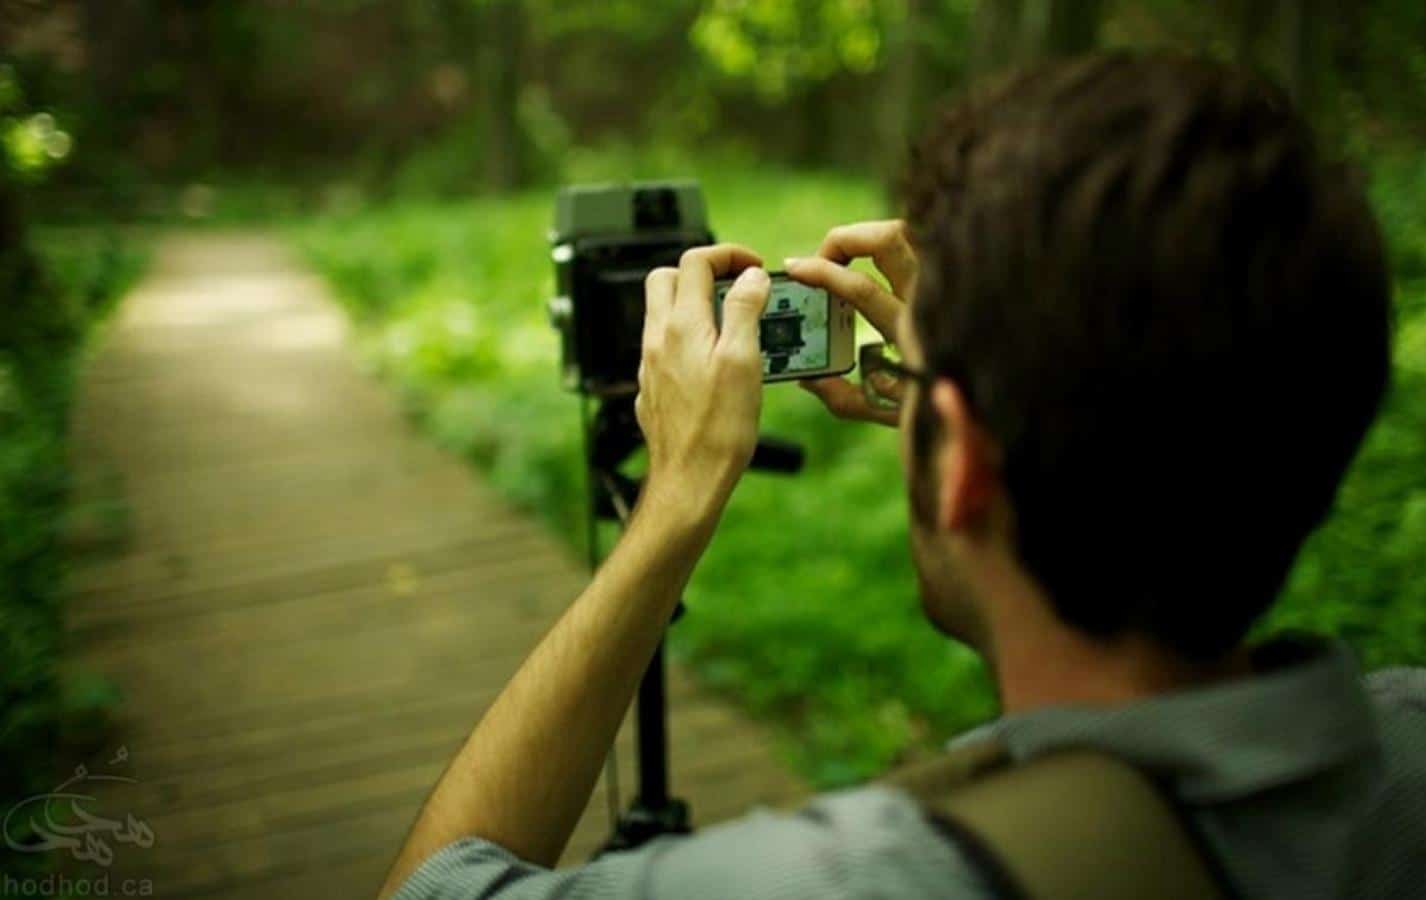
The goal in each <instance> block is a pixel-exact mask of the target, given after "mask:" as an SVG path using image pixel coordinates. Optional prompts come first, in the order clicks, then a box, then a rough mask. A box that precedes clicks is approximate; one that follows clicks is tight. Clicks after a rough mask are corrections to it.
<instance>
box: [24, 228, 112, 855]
mask: <svg viewBox="0 0 1426 900" xmlns="http://www.w3.org/2000/svg"><path fill="white" fill-rule="evenodd" d="M32 247H33V252H31V249H30V248H27V247H26V246H25V245H23V244H12V245H10V246H6V247H3V248H0V267H3V270H4V272H5V273H6V275H7V276H8V277H7V279H6V281H5V288H6V290H5V291H4V293H3V297H4V300H5V307H4V312H3V321H0V659H3V660H4V664H3V665H0V759H3V760H5V766H4V768H3V771H0V808H3V809H9V808H10V806H11V805H12V804H13V803H14V802H16V801H17V800H19V799H20V798H22V797H25V796H28V795H30V794H32V793H35V792H37V791H41V790H47V789H49V788H51V787H52V786H53V781H52V778H53V776H55V774H56V753H57V750H58V747H59V745H60V744H61V741H62V738H63V737H64V736H65V735H66V733H67V731H68V726H69V725H71V724H72V723H73V722H74V721H75V720H76V719H78V718H81V717H89V716H91V715H92V713H93V711H94V707H95V706H96V705H104V704H106V703H108V702H111V701H112V697H113V694H112V690H109V689H107V688H106V687H105V686H104V685H102V684H96V683H86V684H69V685H66V684H62V683H61V681H60V678H59V674H58V668H57V663H58V661H59V654H60V652H61V644H62V627H61V616H60V602H59V597H60V589H61V583H62V575H63V562H62V554H61V548H60V531H61V526H62V522H63V518H64V513H65V501H66V497H67V488H68V470H67V463H66V443H65V439H66V426H67V422H68V415H69V401H70V397H71V394H72V387H73V381H74V375H75V371H76V368H77V361H78V359H79V357H80V352H81V350H82V347H83V339H84V337H85V335H86V334H87V333H88V331H89V329H90V328H91V326H92V324H93V323H94V322H95V321H96V320H97V319H98V318H99V317H100V315H101V314H102V313H103V312H104V310H105V309H107V307H108V304H109V302H110V300H111V299H112V298H113V297H115V296H116V295H117V294H118V293H119V292H121V291H122V290H123V289H124V288H125V287H126V286H127V285H128V284H129V283H130V282H131V281H132V279H133V278H134V277H135V276H136V274H137V272H138V270H139V268H140V257H139V256H138V255H137V254H136V253H135V252H134V251H133V250H131V249H128V248H126V247H124V246H122V245H121V244H119V243H117V241H116V240H115V239H113V238H112V237H109V236H104V235H100V234H97V233H94V232H65V233H62V234H60V233H50V234H45V233H42V234H40V235H39V236H38V238H37V239H36V240H35V241H34V242H33V245H32ZM12 836H14V835H12ZM0 859H3V860H4V862H5V870H6V871H10V872H33V871H35V869H33V868H26V867H42V866H43V865H45V858H43V857H40V856H36V855H21V854H12V853H10V852H9V851H0Z"/></svg>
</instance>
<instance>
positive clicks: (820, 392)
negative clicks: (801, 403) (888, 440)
mask: <svg viewBox="0 0 1426 900" xmlns="http://www.w3.org/2000/svg"><path fill="white" fill-rule="evenodd" d="M797 384H798V386H799V387H801V388H802V389H803V390H805V391H807V392H808V393H810V394H815V395H816V396H817V398H818V399H819V400H821V401H822V404H823V405H824V406H826V407H827V409H828V411H829V412H831V413H832V415H834V416H836V417H837V418H839V419H849V420H853V421H859V422H875V423H877V424H879V425H889V426H891V427H893V428H895V427H896V426H897V424H899V423H900V421H901V416H900V414H899V413H898V412H896V411H895V410H890V409H876V408H874V407H872V406H870V405H869V404H868V403H867V402H866V397H865V396H864V395H863V394H862V392H861V388H859V387H857V386H856V385H854V384H852V383H851V382H850V381H848V380H847V379H845V378H818V379H816V380H803V381H799V382H797Z"/></svg>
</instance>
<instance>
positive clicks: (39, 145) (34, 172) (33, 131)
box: [0, 65, 73, 182]
mask: <svg viewBox="0 0 1426 900" xmlns="http://www.w3.org/2000/svg"><path fill="white" fill-rule="evenodd" d="M72 146H73V140H72V139H71V138H70V136H69V133H68V132H66V131H64V130H63V129H61V128H60V127H59V126H58V125H56V124H55V118H54V116H53V115H52V114H51V113H48V112H31V111H30V110H28V109H27V108H26V103H25V92H24V90H23V89H22V88H21V86H20V79H19V76H17V75H16V74H15V69H14V68H13V67H12V66H8V65H0V170H4V175H3V176H0V177H7V178H11V179H14V180H17V181H25V182H37V181H39V180H40V179H41V178H42V177H43V176H44V173H45V172H46V170H48V169H50V168H51V167H52V166H54V165H55V164H56V163H58V162H60V161H61V160H63V159H64V158H65V157H67V156H69V152H70V149H71V148H72Z"/></svg>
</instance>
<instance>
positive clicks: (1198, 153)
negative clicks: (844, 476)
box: [907, 55, 1390, 659]
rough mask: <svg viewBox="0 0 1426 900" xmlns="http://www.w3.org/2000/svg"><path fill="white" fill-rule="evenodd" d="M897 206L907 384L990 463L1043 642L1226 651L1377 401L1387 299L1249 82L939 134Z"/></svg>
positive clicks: (1299, 152)
mask: <svg viewBox="0 0 1426 900" xmlns="http://www.w3.org/2000/svg"><path fill="white" fill-rule="evenodd" d="M907 201H908V202H907V206H908V220H909V224H910V230H911V234H912V239H913V243H914V244H915V245H916V248H917V250H918V252H919V254H920V257H921V261H922V275H921V281H920V287H919V289H918V294H917V296H916V298H915V300H914V304H913V310H912V315H913V321H914V325H915V328H916V333H917V335H918V337H919V339H920V342H921V344H922V345H923V347H924V350H925V355H926V360H927V367H928V368H929V369H930V370H931V371H932V372H938V373H943V374H948V375H949V374H952V373H962V374H961V375H960V377H959V379H958V380H959V381H960V383H961V389H962V390H963V391H964V392H965V394H966V396H967V398H968V403H969V405H970V407H971V410H972V413H973V415H974V416H975V417H976V418H977V420H978V421H980V422H981V423H982V425H983V426H984V427H985V428H986V429H987V430H988V431H989V433H990V434H992V435H993V436H994V437H995V439H996V440H997V441H998V443H999V444H1000V446H1001V449H1002V450H1003V469H1002V474H1003V478H1004V483H1005V485H1006V488H1007V491H1008V494H1009V498H1010V502H1011V504H1012V506H1013V508H1014V511H1015V523H1016V533H1015V540H1016V545H1017V549H1018V553H1019V557H1020V559H1021V561H1022V562H1023V564H1024V565H1025V567H1026V569H1027V570H1028V571H1029V572H1030V573H1031V574H1032V575H1033V576H1034V577H1035V578H1036V579H1037V580H1038V581H1039V582H1040V583H1041V585H1042V586H1043V587H1044V588H1045V590H1046V591H1047V593H1048V594H1049V596H1050V598H1051V600H1052V602H1053V604H1054V607H1055V609H1056V611H1057V613H1058V614H1059V616H1060V617H1061V618H1062V619H1064V620H1065V621H1066V622H1068V623H1070V624H1072V625H1074V626H1077V627H1079V628H1081V629H1083V630H1085V631H1087V632H1089V633H1091V634H1094V635H1098V636H1106V637H1107V636H1112V635H1116V634H1120V633H1123V632H1125V631H1138V632H1143V633H1147V634H1149V635H1152V636H1153V637H1155V638H1156V639H1158V640H1159V641H1160V642H1161V643H1162V644H1164V645H1166V646H1167V647H1169V648H1171V649H1173V650H1176V651H1177V652H1179V653H1180V654H1182V655H1184V656H1186V657H1189V658H1195V659H1211V658H1214V657H1217V656H1220V655H1221V654H1223V653H1225V652H1227V651H1228V650H1231V649H1232V648H1233V647H1234V646H1236V645H1237V644H1238V643H1239V642H1240V641H1241V640H1242V638H1243V636H1244V634H1245V633H1246V631H1247V630H1248V628H1249V627H1250V625H1251V624H1252V622H1253V620H1254V619H1256V618H1257V617H1258V616H1259V615H1260V614H1261V613H1262V612H1264V611H1265V610H1266V609H1267V608H1268V606H1269V605H1270V604H1271V603H1272V600H1273V598H1274V596H1275V595H1276V594H1277V592H1278V591H1279V590H1280V588H1281V586H1282V582H1283V579H1284V578H1285V577H1286V574H1287V572H1288V571H1289V569H1290V568H1291V565H1292V561H1293V558H1294V557H1295V556H1296V554H1297V550H1298V548H1299V547H1300V546H1301V544H1302V542H1303V540H1304V539H1305V538H1306V537H1307V535H1308V534H1309V533H1310V532H1311V531H1312V529H1313V528H1315V527H1316V526H1317V524H1318V523H1319V522H1321V520H1322V519H1323V517H1324V516H1325V515H1326V513H1327V511H1328V509H1329V508H1330V507H1331V505H1332V501H1333V497H1334V495H1335V494H1336V490H1337V485H1338V483H1339V482H1340V481H1341V478H1342V475H1343V473H1344V471H1345V470H1346V468H1347V465H1348V464H1349V462H1350V461H1351V459H1352V457H1353V455H1354V454H1355V452H1356V449H1357V447H1358V445H1359V444H1360V442H1361V439H1362V436H1363V434H1364V433H1365V432H1366V429H1367V427H1368V426H1369V425H1370V423H1371V421H1372V419H1373V417H1374V416H1375V414H1376V410H1377V407H1378V405H1379V403H1380V400H1381V396H1382V393H1383V391H1384V390H1385V387H1386V382H1387V377H1388V370H1389V346H1390V324H1389V318H1390V313H1389V305H1390V301H1389V296H1390V288H1389V279H1388V276H1387V273H1386V268H1385V263H1384V260H1383V254H1382V248H1381V240H1380V235H1379V233H1378V230H1377V227H1376V224H1375V221H1374V219H1373V217H1372V215H1371V212H1370V210H1369V209H1368V207H1367V204H1366V201H1365V199H1364V197H1363V194H1362V190H1361V188H1360V186H1359V185H1357V184H1356V183H1355V181H1354V180H1353V179H1352V178H1350V177H1349V176H1348V174H1347V173H1346V172H1345V171H1344V170H1343V169H1341V168H1339V167H1336V166H1331V165H1328V164H1326V163H1324V162H1323V161H1322V160H1321V159H1320V158H1319V156H1318V153H1317V151H1316V149H1315V147H1314V141H1313V137H1312V133H1311V130H1310V128H1309V127H1308V125H1307V124H1306V123H1305V122H1304V121H1303V120H1302V118H1301V117H1300V116H1299V115H1298V114H1297V113H1296V112H1294V110H1293V109H1292V106H1291V104H1290V103H1289V102H1288V101H1287V99H1286V97H1285V96H1283V95H1282V94H1281V93H1280V92H1279V91H1277V90H1276V89H1274V88H1272V87H1271V86H1269V85H1267V84H1265V83H1263V82H1261V81H1259V80H1258V79H1256V78H1254V77H1252V76H1250V75H1248V74H1246V73H1244V72H1242V71H1239V70H1235V69H1232V68H1228V67H1224V66H1220V65H1217V64H1213V63H1210V62H1207V61H1202V60H1193V59H1187V58H1179V57H1144V56H1131V55H1105V56H1097V57H1092V58H1088V59H1082V60H1075V61H1069V62H1062V63H1057V64H1052V65H1048V66H1045V67H1043V68H1038V69H1035V70H1032V71H1028V72H1025V73H1022V74H1020V75H1017V76H1014V77H1012V78H1010V79H1009V80H1006V81H1003V82H1001V83H999V84H997V85H995V86H992V87H991V88H989V89H988V90H985V91H982V92H980V93H977V94H974V95H972V96H970V97H968V98H966V99H964V100H962V101H961V102H959V103H957V104H956V105H955V106H953V107H952V108H950V109H948V110H947V112H946V113H945V114H944V115H943V116H942V117H941V118H940V119H939V121H937V122H936V123H935V124H934V126H933V127H932V128H931V130H930V131H929V133H928V135H927V137H926V138H925V139H924V141H923V142H922V143H921V144H920V145H919V146H918V147H917V148H916V150H915V152H914V153H913V157H912V163H911V167H910V171H909V175H908V179H907ZM927 406H928V405H927V404H925V403H922V404H920V409H919V411H918V418H917V423H916V426H915V431H916V434H915V436H914V445H915V446H916V448H917V450H918V454H919V456H920V458H921V459H922V460H924V459H925V458H926V456H927V451H928V449H929V446H930V445H931V444H933V443H934V441H935V440H936V438H937V428H938V424H937V421H936V420H935V418H934V417H933V414H932V413H931V412H930V411H929V410H928V408H927Z"/></svg>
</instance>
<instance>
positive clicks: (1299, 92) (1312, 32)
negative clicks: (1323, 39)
mask: <svg viewBox="0 0 1426 900" xmlns="http://www.w3.org/2000/svg"><path fill="white" fill-rule="evenodd" d="M1316 7H1317V3H1316V2H1315V0H1279V3H1278V11H1279V16H1280V18H1281V23H1282V49H1283V55H1282V57H1283V80H1284V82H1285V83H1286V85H1287V91H1288V93H1289V94H1291V95H1292V99H1293V100H1294V101H1295V102H1296V103H1297V106H1298V108H1299V109H1301V110H1302V111H1303V113H1304V114H1306V115H1308V116H1309V117H1311V116H1312V115H1313V114H1314V113H1315V112H1316V108H1317V67H1318V59H1319V54H1318V52H1317V50H1318V48H1317V41H1318V34H1317V8H1316Z"/></svg>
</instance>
